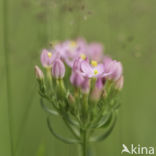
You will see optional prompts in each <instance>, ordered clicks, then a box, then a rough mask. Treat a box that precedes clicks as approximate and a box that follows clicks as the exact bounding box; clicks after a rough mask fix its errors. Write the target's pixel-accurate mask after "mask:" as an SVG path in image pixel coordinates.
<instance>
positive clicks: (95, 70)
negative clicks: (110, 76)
mask: <svg viewBox="0 0 156 156" xmlns="http://www.w3.org/2000/svg"><path fill="white" fill-rule="evenodd" d="M81 70H82V74H83V76H85V77H88V78H94V77H95V78H98V77H101V76H102V75H104V65H103V64H97V62H96V61H92V62H91V65H90V64H89V63H88V62H87V61H82V63H81Z"/></svg>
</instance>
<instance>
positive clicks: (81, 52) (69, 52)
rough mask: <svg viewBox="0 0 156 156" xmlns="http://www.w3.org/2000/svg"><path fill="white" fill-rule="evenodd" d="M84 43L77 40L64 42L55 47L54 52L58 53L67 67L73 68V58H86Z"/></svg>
mask: <svg viewBox="0 0 156 156" xmlns="http://www.w3.org/2000/svg"><path fill="white" fill-rule="evenodd" d="M85 47H86V46H85V41H83V40H81V39H79V40H77V41H65V42H63V43H61V44H58V45H56V46H55V50H56V51H57V52H59V53H60V56H61V57H62V58H63V60H64V61H65V62H66V64H67V65H68V66H69V67H72V66H73V63H74V60H75V58H77V57H79V56H81V58H82V59H85V58H86V55H85V52H86V48H85Z"/></svg>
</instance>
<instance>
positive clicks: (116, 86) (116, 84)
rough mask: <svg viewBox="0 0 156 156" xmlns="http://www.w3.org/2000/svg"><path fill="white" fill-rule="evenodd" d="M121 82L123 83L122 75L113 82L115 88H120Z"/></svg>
mask: <svg viewBox="0 0 156 156" xmlns="http://www.w3.org/2000/svg"><path fill="white" fill-rule="evenodd" d="M123 84H124V77H123V76H121V77H120V78H119V79H118V80H117V81H116V82H115V88H116V89H117V90H121V89H122V88H123Z"/></svg>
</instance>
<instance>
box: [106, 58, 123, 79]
mask: <svg viewBox="0 0 156 156" xmlns="http://www.w3.org/2000/svg"><path fill="white" fill-rule="evenodd" d="M104 68H105V73H107V74H108V75H107V76H106V77H107V78H108V79H110V80H114V81H117V80H118V79H119V78H120V77H121V75H122V73H123V69H122V64H121V63H120V62H118V61H116V60H111V59H110V58H107V59H105V60H104Z"/></svg>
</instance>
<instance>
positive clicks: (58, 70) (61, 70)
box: [52, 58, 65, 79]
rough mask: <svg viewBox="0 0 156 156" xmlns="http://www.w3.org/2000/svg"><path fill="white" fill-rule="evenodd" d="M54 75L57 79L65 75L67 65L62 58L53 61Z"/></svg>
mask: <svg viewBox="0 0 156 156" xmlns="http://www.w3.org/2000/svg"><path fill="white" fill-rule="evenodd" d="M52 75H53V76H54V77H55V78H56V79H62V78H63V77H64V75H65V66H64V63H63V62H62V61H61V59H59V58H57V59H56V60H55V61H54V63H53V68H52Z"/></svg>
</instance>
